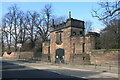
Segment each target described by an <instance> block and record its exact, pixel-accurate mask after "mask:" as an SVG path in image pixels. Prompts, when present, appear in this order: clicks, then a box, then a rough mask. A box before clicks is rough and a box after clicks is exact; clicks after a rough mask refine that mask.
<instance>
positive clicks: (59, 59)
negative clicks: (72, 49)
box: [55, 48, 64, 63]
mask: <svg viewBox="0 0 120 80" xmlns="http://www.w3.org/2000/svg"><path fill="white" fill-rule="evenodd" d="M55 63H64V49H62V48H59V49H56V55H55Z"/></svg>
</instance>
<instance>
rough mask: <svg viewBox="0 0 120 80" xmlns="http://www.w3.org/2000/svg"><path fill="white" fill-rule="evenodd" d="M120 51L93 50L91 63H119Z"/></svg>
mask: <svg viewBox="0 0 120 80" xmlns="http://www.w3.org/2000/svg"><path fill="white" fill-rule="evenodd" d="M118 56H120V51H112V50H92V52H91V53H90V61H91V64H101V65H118Z"/></svg>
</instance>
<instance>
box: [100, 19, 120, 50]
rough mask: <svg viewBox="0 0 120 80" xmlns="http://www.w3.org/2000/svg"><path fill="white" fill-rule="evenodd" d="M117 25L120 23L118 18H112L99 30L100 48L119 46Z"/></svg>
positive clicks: (116, 47) (119, 39)
mask: <svg viewBox="0 0 120 80" xmlns="http://www.w3.org/2000/svg"><path fill="white" fill-rule="evenodd" d="M118 25H120V20H112V21H110V23H109V25H107V26H106V28H105V29H103V30H102V31H101V33H100V34H101V37H100V40H101V48H103V49H118V48H120V47H119V45H118V42H120V38H118V29H117V28H118Z"/></svg>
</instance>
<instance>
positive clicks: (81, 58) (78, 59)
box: [70, 53, 91, 64]
mask: <svg viewBox="0 0 120 80" xmlns="http://www.w3.org/2000/svg"><path fill="white" fill-rule="evenodd" d="M70 59H71V60H70V63H72V64H91V62H90V55H89V54H86V53H82V54H71V55H70Z"/></svg>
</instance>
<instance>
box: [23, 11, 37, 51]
mask: <svg viewBox="0 0 120 80" xmlns="http://www.w3.org/2000/svg"><path fill="white" fill-rule="evenodd" d="M38 18H39V14H38V13H37V12H33V13H32V12H30V11H27V14H26V16H25V24H24V26H25V29H26V31H27V35H28V39H29V40H30V47H31V48H32V49H33V48H34V47H35V42H36V40H37V36H38V35H37V34H38V33H37V32H38V31H37V28H36V22H37V21H38Z"/></svg>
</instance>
